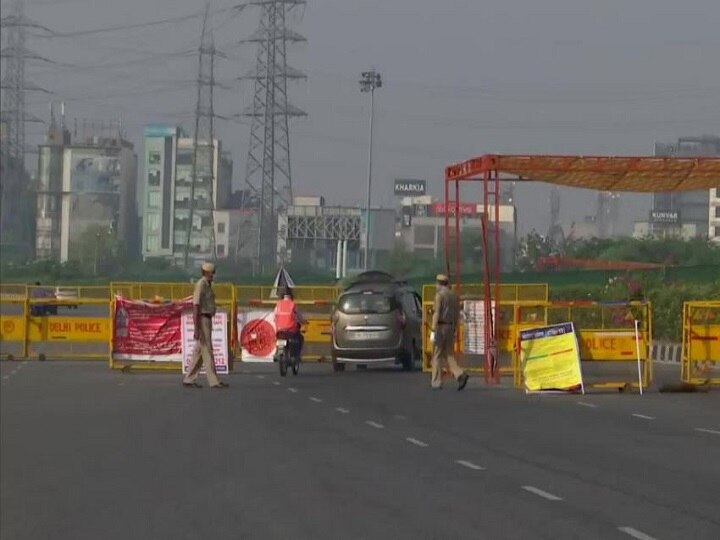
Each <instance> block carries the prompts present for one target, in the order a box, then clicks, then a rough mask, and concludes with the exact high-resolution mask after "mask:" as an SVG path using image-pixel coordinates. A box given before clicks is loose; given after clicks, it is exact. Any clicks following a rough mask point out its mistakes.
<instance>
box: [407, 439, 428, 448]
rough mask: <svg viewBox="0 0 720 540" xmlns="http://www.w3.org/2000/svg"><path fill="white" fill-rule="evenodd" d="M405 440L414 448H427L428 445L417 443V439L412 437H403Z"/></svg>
mask: <svg viewBox="0 0 720 540" xmlns="http://www.w3.org/2000/svg"><path fill="white" fill-rule="evenodd" d="M405 440H406V441H407V442H409V443H410V444H414V445H415V446H419V447H420V448H427V447H428V446H429V445H428V443H425V442H422V441H419V440H417V439H413V438H412V437H405Z"/></svg>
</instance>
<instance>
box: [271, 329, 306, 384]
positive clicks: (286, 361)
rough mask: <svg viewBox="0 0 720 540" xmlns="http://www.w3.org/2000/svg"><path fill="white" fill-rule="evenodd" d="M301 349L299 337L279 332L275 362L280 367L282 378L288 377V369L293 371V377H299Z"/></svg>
mask: <svg viewBox="0 0 720 540" xmlns="http://www.w3.org/2000/svg"><path fill="white" fill-rule="evenodd" d="M299 348H300V343H299V340H298V338H297V336H295V335H293V334H290V333H287V332H279V333H278V334H277V346H276V352H275V361H276V362H277V363H278V366H279V367H280V376H281V377H284V376H285V375H287V370H288V368H290V369H291V370H292V373H293V375H297V374H298V372H299V371H300V355H299V354H298V349H299Z"/></svg>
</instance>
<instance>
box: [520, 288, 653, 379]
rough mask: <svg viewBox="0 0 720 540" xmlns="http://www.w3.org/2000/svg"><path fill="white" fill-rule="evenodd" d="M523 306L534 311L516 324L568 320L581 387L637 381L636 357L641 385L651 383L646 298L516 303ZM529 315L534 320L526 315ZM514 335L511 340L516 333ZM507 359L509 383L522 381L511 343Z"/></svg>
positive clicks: (527, 325) (649, 318) (526, 325)
mask: <svg viewBox="0 0 720 540" xmlns="http://www.w3.org/2000/svg"><path fill="white" fill-rule="evenodd" d="M529 309H532V310H533V313H534V315H533V316H532V317H530V318H528V317H521V320H522V321H523V322H522V326H523V328H522V329H526V328H533V327H534V326H543V325H554V324H561V323H566V322H572V323H573V324H574V326H575V331H576V334H577V339H578V346H579V350H580V359H581V361H583V377H584V379H585V387H586V388H600V389H603V388H606V389H607V388H617V389H621V390H622V389H629V388H633V387H637V386H639V381H638V375H637V367H636V366H637V362H638V359H639V361H640V364H641V378H642V385H643V386H644V387H647V386H649V385H650V384H652V380H653V364H652V359H651V355H650V350H651V347H652V309H651V305H650V303H649V302H611V303H602V302H551V303H547V304H545V305H542V304H539V305H537V306H522V307H521V312H523V313H524V312H525V311H526V310H529ZM532 318H534V319H535V320H537V321H538V322H539V324H536V323H535V321H532V320H528V319H532ZM635 321H638V332H637V335H638V336H639V340H636V330H635ZM515 339H516V342H517V334H516V336H515ZM513 365H514V368H515V369H514V373H515V377H514V381H515V385H516V386H517V387H522V385H523V381H522V366H520V361H519V355H518V354H517V346H516V347H515V352H514V358H513Z"/></svg>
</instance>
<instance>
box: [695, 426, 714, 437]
mask: <svg viewBox="0 0 720 540" xmlns="http://www.w3.org/2000/svg"><path fill="white" fill-rule="evenodd" d="M695 431H699V432H700V433H710V434H712V435H720V431H716V430H714V429H707V428H702V427H696V428H695Z"/></svg>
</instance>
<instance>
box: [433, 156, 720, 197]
mask: <svg viewBox="0 0 720 540" xmlns="http://www.w3.org/2000/svg"><path fill="white" fill-rule="evenodd" d="M485 172H497V173H500V174H507V175H512V176H516V177H518V178H521V179H523V180H534V181H540V182H547V183H550V184H556V185H562V186H568V187H576V188H586V189H597V190H600V191H625V192H634V193H651V192H660V191H697V190H702V189H711V188H714V187H720V157H698V158H689V157H677V158H672V157H668V158H662V157H625V156H531V155H494V154H489V155H485V156H481V157H477V158H473V159H470V160H468V161H464V162H462V163H456V164H454V165H450V166H449V167H447V169H446V178H447V180H448V181H452V180H458V181H460V180H469V179H472V178H473V177H476V176H479V175H481V174H483V173H485Z"/></svg>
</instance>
